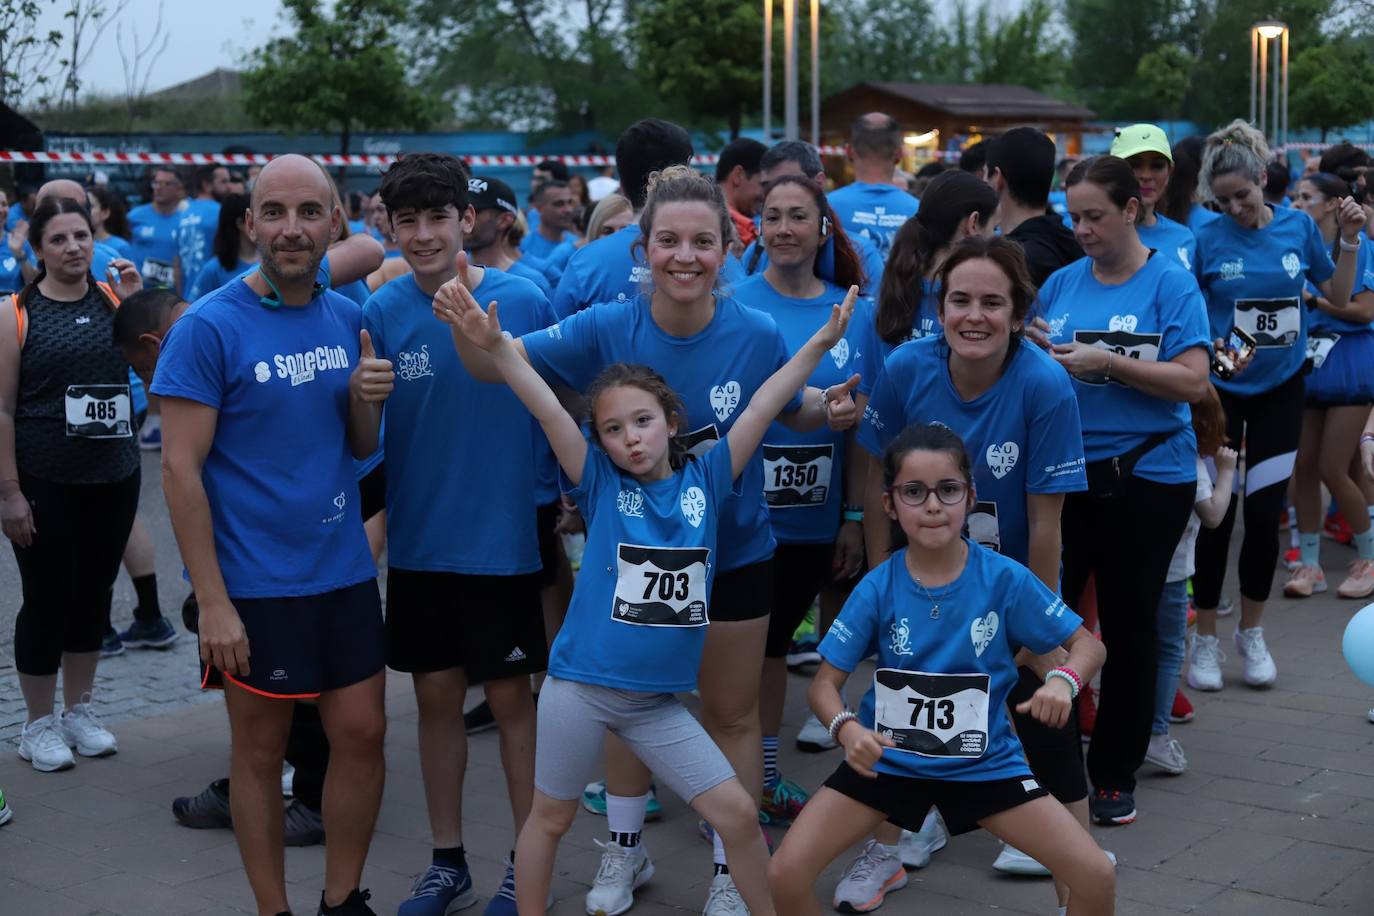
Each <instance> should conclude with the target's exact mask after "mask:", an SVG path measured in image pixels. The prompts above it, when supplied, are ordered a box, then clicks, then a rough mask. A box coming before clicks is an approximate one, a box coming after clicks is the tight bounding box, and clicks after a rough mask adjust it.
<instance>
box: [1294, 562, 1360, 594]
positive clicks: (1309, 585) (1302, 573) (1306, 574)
mask: <svg viewBox="0 0 1374 916" xmlns="http://www.w3.org/2000/svg"><path fill="white" fill-rule="evenodd" d="M1324 591H1326V573H1324V572H1322V568H1321V567H1320V566H1308V565H1306V564H1300V565H1299V566H1298V568H1297V569H1295V570H1293V575H1291V576H1289V577H1288V581H1287V582H1285V583H1284V584H1283V593H1284V594H1285V595H1287V596H1288V597H1289V598H1311V597H1312V596H1313V595H1314V594H1317V593H1319V592H1324ZM1371 591H1374V585H1371Z"/></svg>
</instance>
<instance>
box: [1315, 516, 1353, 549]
mask: <svg viewBox="0 0 1374 916" xmlns="http://www.w3.org/2000/svg"><path fill="white" fill-rule="evenodd" d="M1322 536H1323V537H1327V538H1330V539H1331V540H1333V541H1335V542H1336V543H1337V544H1349V543H1350V542H1351V541H1352V540H1354V539H1355V532H1353V531H1351V530H1350V523H1349V522H1347V521H1346V520H1345V516H1344V515H1341V513H1340V512H1339V511H1336V512H1331V513H1328V514H1327V516H1326V522H1325V523H1324V524H1323V525H1322Z"/></svg>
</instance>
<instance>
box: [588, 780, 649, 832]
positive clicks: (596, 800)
mask: <svg viewBox="0 0 1374 916" xmlns="http://www.w3.org/2000/svg"><path fill="white" fill-rule="evenodd" d="M582 810H584V811H587V812H589V813H591V814H599V815H600V816H601V817H605V816H606V783H605V782H604V781H603V780H600V779H598V780H597V781H596V782H589V783H587V787H586V788H585V789H583V790H582ZM662 816H663V805H662V804H660V803H659V800H658V787H657V786H655V785H654V784H653V783H650V784H649V804H648V806H647V807H646V808H645V809H644V820H645V822H646V823H647V822H648V821H656V820H658V819H659V818H660V817H662Z"/></svg>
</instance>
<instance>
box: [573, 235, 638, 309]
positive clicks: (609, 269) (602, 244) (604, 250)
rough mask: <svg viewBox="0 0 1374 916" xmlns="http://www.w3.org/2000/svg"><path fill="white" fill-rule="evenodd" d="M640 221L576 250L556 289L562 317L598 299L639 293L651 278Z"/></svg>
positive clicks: (619, 298) (611, 299) (613, 299)
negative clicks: (642, 241) (641, 242)
mask: <svg viewBox="0 0 1374 916" xmlns="http://www.w3.org/2000/svg"><path fill="white" fill-rule="evenodd" d="M636 242H640V234H639V224H638V223H631V224H630V225H628V226H626V227H625V228H623V229H621V230H619V231H617V232H614V233H612V234H611V235H608V236H606V237H604V238H599V239H597V240H596V241H594V242H588V243H587V244H586V245H584V246H583V247H581V248H579V249H578V250H577V251H575V252H574V253H573V255H572V257H571V258H569V259H568V263H567V265H566V266H565V267H564V268H563V276H562V277H561V278H560V279H559V281H558V286H557V287H556V288H555V289H554V292H553V311H554V314H556V315H557V316H558V317H559V318H560V319H561V318H567V317H568V316H569V315H572V314H574V313H575V312H580V311H582V310H583V309H585V308H586V307H587V306H589V305H592V304H593V303H596V302H624V301H626V300H627V299H633V298H635V296H637V295H639V293H640V291H641V289H642V288H643V287H644V286H646V285H647V284H648V282H649V265H648V262H647V261H645V259H644V246H643V244H638V245H636V244H635V243H636Z"/></svg>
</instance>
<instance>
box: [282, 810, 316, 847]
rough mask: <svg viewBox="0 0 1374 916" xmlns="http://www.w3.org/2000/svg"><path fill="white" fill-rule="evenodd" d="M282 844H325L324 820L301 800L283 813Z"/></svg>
mask: <svg viewBox="0 0 1374 916" xmlns="http://www.w3.org/2000/svg"><path fill="white" fill-rule="evenodd" d="M281 826H282V842H283V843H284V844H286V845H287V846H318V845H319V844H320V843H323V842H324V819H323V818H322V817H321V816H320V812H318V811H316V810H315V809H314V808H311V807H310V806H309V805H307V804H306V803H305V802H303V801H301V800H300V799H299V798H298V799H296V800H295V801H293V802H292V803H291V804H289V805H287V806H286V810H285V811H284V812H282V819H281Z"/></svg>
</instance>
